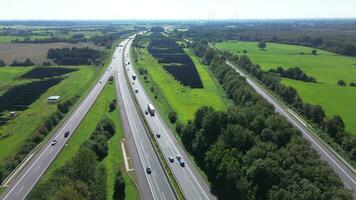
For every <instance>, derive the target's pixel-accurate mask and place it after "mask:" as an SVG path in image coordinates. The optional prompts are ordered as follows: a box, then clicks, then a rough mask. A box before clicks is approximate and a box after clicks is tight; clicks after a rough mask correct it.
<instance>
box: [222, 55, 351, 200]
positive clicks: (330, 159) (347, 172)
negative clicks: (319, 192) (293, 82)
mask: <svg viewBox="0 0 356 200" xmlns="http://www.w3.org/2000/svg"><path fill="white" fill-rule="evenodd" d="M226 63H227V64H228V65H229V66H231V67H232V68H233V69H234V70H236V71H237V72H238V73H239V74H241V76H243V77H245V78H246V81H247V83H248V84H249V85H250V86H251V87H252V88H253V89H254V90H256V92H257V93H258V94H260V95H261V96H262V97H263V98H265V99H266V100H267V101H268V102H269V103H271V104H272V105H273V106H274V108H275V110H276V111H277V112H278V113H280V114H281V115H282V116H284V117H285V118H286V119H287V120H288V121H289V122H290V123H292V125H293V126H294V127H295V128H297V129H298V130H299V131H300V132H301V133H302V134H303V137H304V138H305V139H307V140H308V141H309V142H310V144H311V146H312V147H313V149H315V150H316V151H317V152H318V153H319V155H320V156H321V158H322V159H323V160H325V161H326V162H327V163H328V164H329V165H330V166H331V167H332V169H333V170H334V171H335V172H336V173H337V174H338V176H339V177H340V178H341V180H342V181H343V182H344V185H345V187H346V188H348V189H350V190H352V194H353V196H354V197H355V198H356V174H355V173H354V172H353V170H352V169H350V168H349V167H348V166H347V165H346V164H345V163H344V162H343V161H342V160H341V159H340V158H339V157H338V156H337V155H336V154H335V153H334V152H332V151H331V150H330V149H329V148H328V147H327V146H326V145H325V144H323V143H322V142H321V141H320V139H318V138H317V137H316V136H315V135H314V134H313V133H312V132H311V131H310V130H309V129H308V126H307V124H305V123H304V122H303V121H301V120H300V119H298V117H296V116H295V115H294V114H293V112H292V111H291V110H290V109H288V108H286V107H285V106H284V105H282V104H281V103H280V102H279V101H278V100H276V99H275V98H274V97H273V96H272V95H271V94H270V93H268V92H267V91H266V90H265V88H264V87H262V86H261V85H259V84H258V83H257V82H256V81H254V80H253V79H252V78H251V77H250V76H249V75H248V74H247V73H245V72H244V71H242V70H241V69H239V68H238V67H237V66H236V65H234V64H233V63H231V62H229V61H227V62H226Z"/></svg>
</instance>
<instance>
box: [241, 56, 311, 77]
mask: <svg viewBox="0 0 356 200" xmlns="http://www.w3.org/2000/svg"><path fill="white" fill-rule="evenodd" d="M235 60H236V59H235ZM269 72H273V73H276V74H278V75H279V76H280V77H284V78H290V79H294V80H299V81H304V82H313V83H316V82H317V81H316V79H315V78H314V77H312V76H308V75H307V74H306V73H305V72H304V71H303V70H301V69H300V68H299V67H292V68H288V69H283V68H282V67H277V69H270V70H269Z"/></svg>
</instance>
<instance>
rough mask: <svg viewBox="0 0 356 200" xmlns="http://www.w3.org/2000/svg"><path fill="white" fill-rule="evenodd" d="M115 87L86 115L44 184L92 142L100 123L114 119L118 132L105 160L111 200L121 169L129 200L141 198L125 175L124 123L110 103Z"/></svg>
mask: <svg viewBox="0 0 356 200" xmlns="http://www.w3.org/2000/svg"><path fill="white" fill-rule="evenodd" d="M115 94H116V93H115V87H114V84H108V85H107V86H106V87H105V88H104V90H103V92H102V93H101V95H100V96H99V98H98V99H97V100H96V102H95V103H94V105H93V107H92V108H91V109H90V111H89V113H88V114H87V115H86V116H85V118H84V120H83V121H82V123H81V124H80V125H79V127H78V128H77V130H76V131H75V132H74V133H73V135H72V136H71V138H70V140H69V142H68V146H66V147H65V148H64V149H63V150H62V151H61V153H60V154H59V155H58V157H57V158H56V160H55V161H54V162H53V163H52V165H51V166H50V168H49V169H48V170H47V172H46V173H45V175H44V177H43V178H42V180H41V182H44V181H45V180H47V179H49V178H50V176H51V175H52V174H53V172H54V171H55V170H56V169H58V168H59V167H61V166H63V165H64V164H65V163H66V162H67V161H69V160H71V159H72V158H73V157H74V156H75V154H76V152H77V151H78V150H79V147H80V145H82V144H83V143H84V142H85V141H86V140H88V139H89V137H90V135H91V134H92V133H93V131H94V130H95V128H96V125H97V124H98V123H99V121H100V120H101V119H102V118H103V117H104V116H107V117H109V118H110V119H112V120H113V121H114V123H115V126H116V133H115V135H114V136H113V137H112V138H111V139H110V141H109V142H110V144H109V154H108V156H107V157H106V158H105V159H104V160H103V161H102V162H104V164H105V167H106V170H107V175H108V179H107V186H108V188H107V191H108V198H107V199H108V200H109V199H112V194H113V191H114V178H115V174H116V173H117V171H118V170H119V169H120V170H121V171H122V172H123V174H124V175H125V180H126V192H125V193H126V199H139V195H138V191H137V189H136V187H135V185H134V183H133V182H132V181H131V179H130V178H129V176H128V175H127V174H126V173H124V172H125V167H124V160H123V157H122V154H121V147H120V140H121V139H122V138H123V131H122V128H121V121H120V118H119V113H118V112H116V111H113V112H111V113H110V112H109V110H108V109H109V103H110V101H112V100H113V99H115V98H116V95H115Z"/></svg>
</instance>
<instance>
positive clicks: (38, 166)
mask: <svg viewBox="0 0 356 200" xmlns="http://www.w3.org/2000/svg"><path fill="white" fill-rule="evenodd" d="M118 53H119V52H118V50H116V52H115V54H118ZM112 67H113V62H111V64H110V65H109V67H108V68H107V69H105V72H104V74H103V75H102V77H101V78H100V79H99V80H98V82H97V83H96V84H95V85H94V86H93V87H92V88H91V90H90V92H89V93H88V94H87V96H85V97H84V98H83V100H82V101H81V102H80V104H79V105H78V106H77V108H76V109H75V110H74V111H73V112H72V113H71V114H70V115H69V116H68V118H67V119H66V120H65V121H64V122H63V123H62V124H61V125H60V127H59V128H58V129H57V131H56V132H55V133H54V134H53V135H52V136H51V138H50V139H49V140H48V141H47V142H46V143H45V144H44V145H43V146H42V147H41V149H39V150H38V152H37V153H36V155H35V156H33V157H32V159H31V160H30V161H29V162H28V163H27V164H26V165H25V166H24V168H22V170H21V171H20V172H19V173H18V175H17V176H16V177H15V178H14V179H13V180H12V182H11V184H10V185H9V187H8V188H7V189H6V191H5V192H4V193H3V194H2V196H1V197H0V199H3V200H22V199H25V197H26V196H27V195H28V193H29V192H30V191H31V189H32V188H33V187H34V186H35V185H36V183H37V182H38V180H39V179H40V178H41V176H42V175H43V174H44V172H45V171H46V170H47V168H48V167H49V166H50V164H51V163H52V162H53V160H54V159H55V158H56V156H57V155H58V154H59V152H60V151H61V149H62V148H63V147H65V144H66V143H67V141H68V140H69V138H70V136H71V135H72V133H73V132H74V131H75V129H76V128H77V127H78V126H79V124H80V122H81V121H82V120H83V119H84V117H85V115H86V113H87V112H88V111H89V109H90V108H91V107H92V105H93V104H94V102H95V100H96V99H97V97H98V96H99V95H100V93H101V91H102V90H103V88H104V86H105V84H106V82H107V81H108V79H109V77H110V76H111V73H112V70H110V68H112ZM66 131H69V132H70V135H69V137H67V138H65V137H64V133H65V132H66ZM53 140H57V144H55V145H51V142H52V141H53Z"/></svg>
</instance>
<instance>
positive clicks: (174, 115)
mask: <svg viewBox="0 0 356 200" xmlns="http://www.w3.org/2000/svg"><path fill="white" fill-rule="evenodd" d="M168 119H169V121H170V122H171V123H172V124H174V123H176V121H177V113H176V112H173V111H172V112H170V113H169V114H168Z"/></svg>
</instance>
